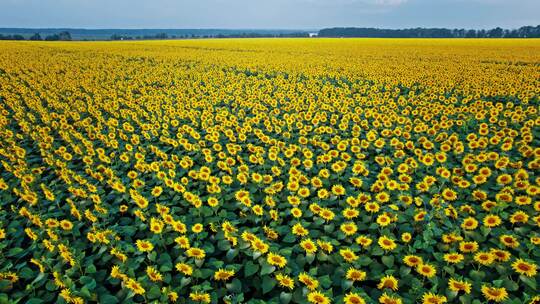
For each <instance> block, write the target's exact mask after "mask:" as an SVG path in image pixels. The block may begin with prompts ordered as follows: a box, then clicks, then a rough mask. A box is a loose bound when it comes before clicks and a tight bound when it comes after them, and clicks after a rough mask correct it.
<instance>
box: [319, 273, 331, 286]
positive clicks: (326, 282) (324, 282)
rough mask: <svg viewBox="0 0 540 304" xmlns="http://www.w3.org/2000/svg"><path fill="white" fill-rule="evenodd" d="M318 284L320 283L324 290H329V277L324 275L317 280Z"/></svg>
mask: <svg viewBox="0 0 540 304" xmlns="http://www.w3.org/2000/svg"><path fill="white" fill-rule="evenodd" d="M319 282H320V283H321V286H322V287H324V288H327V289H328V288H330V286H332V279H330V276H329V275H325V276H322V277H320V278H319Z"/></svg>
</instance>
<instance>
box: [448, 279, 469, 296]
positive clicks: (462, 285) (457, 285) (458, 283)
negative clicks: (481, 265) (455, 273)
mask: <svg viewBox="0 0 540 304" xmlns="http://www.w3.org/2000/svg"><path fill="white" fill-rule="evenodd" d="M471 286H472V284H471V283H469V282H467V281H463V280H456V279H454V278H450V280H448V288H449V289H450V290H451V291H455V292H460V291H463V292H465V293H466V294H469V293H471Z"/></svg>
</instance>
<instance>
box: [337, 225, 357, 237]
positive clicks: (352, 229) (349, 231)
mask: <svg viewBox="0 0 540 304" xmlns="http://www.w3.org/2000/svg"><path fill="white" fill-rule="evenodd" d="M340 230H341V231H342V232H343V233H344V234H345V235H347V236H351V235H353V234H355V233H356V231H357V230H358V227H357V226H356V224H355V223H353V222H347V223H343V224H341V226H340Z"/></svg>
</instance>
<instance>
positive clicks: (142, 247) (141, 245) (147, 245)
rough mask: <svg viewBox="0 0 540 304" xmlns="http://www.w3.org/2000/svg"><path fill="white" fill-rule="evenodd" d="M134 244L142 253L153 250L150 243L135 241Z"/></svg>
mask: <svg viewBox="0 0 540 304" xmlns="http://www.w3.org/2000/svg"><path fill="white" fill-rule="evenodd" d="M135 244H136V245H137V249H139V251H142V252H150V251H152V250H153V249H154V245H152V243H150V242H149V241H145V240H137V241H136V242H135Z"/></svg>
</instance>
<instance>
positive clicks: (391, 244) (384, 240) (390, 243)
mask: <svg viewBox="0 0 540 304" xmlns="http://www.w3.org/2000/svg"><path fill="white" fill-rule="evenodd" d="M377 243H378V244H379V246H381V248H382V249H384V250H388V251H391V250H394V249H396V247H397V244H396V242H395V241H394V240H392V239H391V238H389V237H387V236H381V237H379V240H378V241H377Z"/></svg>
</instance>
